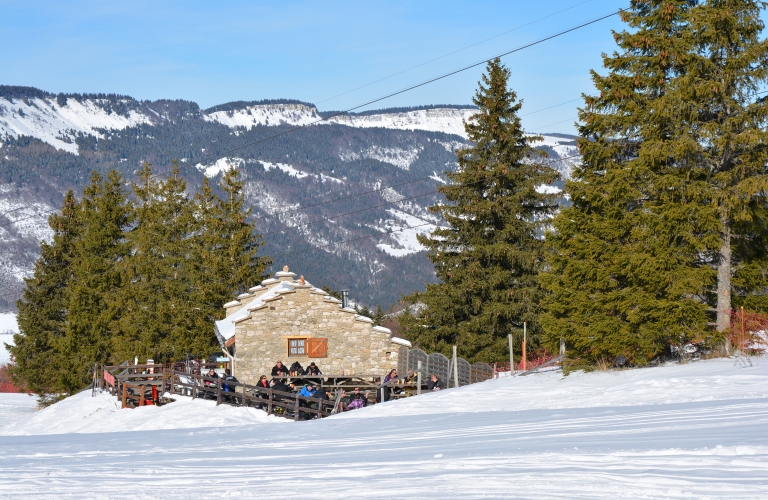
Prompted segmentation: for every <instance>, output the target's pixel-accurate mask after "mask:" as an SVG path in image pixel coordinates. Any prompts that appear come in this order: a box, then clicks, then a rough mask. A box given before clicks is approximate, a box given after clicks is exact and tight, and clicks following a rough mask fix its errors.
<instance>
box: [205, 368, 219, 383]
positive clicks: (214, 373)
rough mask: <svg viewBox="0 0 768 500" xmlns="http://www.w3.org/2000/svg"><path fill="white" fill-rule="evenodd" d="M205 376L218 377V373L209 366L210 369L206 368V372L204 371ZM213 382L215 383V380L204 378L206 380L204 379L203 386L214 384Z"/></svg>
mask: <svg viewBox="0 0 768 500" xmlns="http://www.w3.org/2000/svg"><path fill="white" fill-rule="evenodd" d="M205 378H219V374H218V373H216V370H214V369H213V368H211V369H210V370H208V373H206V374H205ZM215 383H216V382H214V381H211V380H206V381H205V386H206V387H210V386H211V384H215Z"/></svg>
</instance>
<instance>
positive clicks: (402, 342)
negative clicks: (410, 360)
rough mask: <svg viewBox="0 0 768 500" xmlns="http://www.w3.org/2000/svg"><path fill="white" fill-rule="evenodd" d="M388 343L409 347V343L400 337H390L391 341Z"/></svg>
mask: <svg viewBox="0 0 768 500" xmlns="http://www.w3.org/2000/svg"><path fill="white" fill-rule="evenodd" d="M389 341H390V342H392V343H394V344H400V345H404V346H406V347H411V343H410V342H408V341H407V340H405V339H401V338H400V337H392V338H391V339H389Z"/></svg>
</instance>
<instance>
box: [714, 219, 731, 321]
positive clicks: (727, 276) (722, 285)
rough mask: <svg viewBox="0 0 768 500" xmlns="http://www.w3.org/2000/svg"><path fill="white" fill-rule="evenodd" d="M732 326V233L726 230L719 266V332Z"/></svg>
mask: <svg viewBox="0 0 768 500" xmlns="http://www.w3.org/2000/svg"><path fill="white" fill-rule="evenodd" d="M730 326H731V231H730V229H728V228H726V230H725V233H724V234H723V246H722V247H720V263H719V264H718V266H717V331H718V332H724V331H725V330H727V329H728V328H730Z"/></svg>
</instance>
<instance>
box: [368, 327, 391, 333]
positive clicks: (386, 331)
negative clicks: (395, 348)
mask: <svg viewBox="0 0 768 500" xmlns="http://www.w3.org/2000/svg"><path fill="white" fill-rule="evenodd" d="M371 330H373V331H374V332H381V333H392V330H390V329H389V328H385V327H383V326H374V327H373V328H371Z"/></svg>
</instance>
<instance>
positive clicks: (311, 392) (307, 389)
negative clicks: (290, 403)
mask: <svg viewBox="0 0 768 500" xmlns="http://www.w3.org/2000/svg"><path fill="white" fill-rule="evenodd" d="M315 392H317V391H316V390H315V388H314V387H313V386H312V384H307V385H305V386H304V387H302V388H301V390H300V391H299V396H304V397H307V398H313V397H315Z"/></svg>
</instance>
